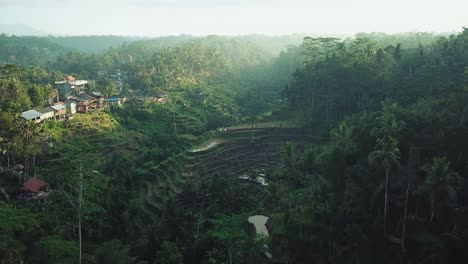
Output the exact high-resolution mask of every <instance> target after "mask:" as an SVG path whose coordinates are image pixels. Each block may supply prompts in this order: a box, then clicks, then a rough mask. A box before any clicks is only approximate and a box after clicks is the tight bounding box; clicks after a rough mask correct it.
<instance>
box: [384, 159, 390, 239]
mask: <svg viewBox="0 0 468 264" xmlns="http://www.w3.org/2000/svg"><path fill="white" fill-rule="evenodd" d="M388 172H389V168H388V166H385V205H384V237H385V239H387V238H388V225H387V224H388V223H387V217H388V215H387V214H388Z"/></svg>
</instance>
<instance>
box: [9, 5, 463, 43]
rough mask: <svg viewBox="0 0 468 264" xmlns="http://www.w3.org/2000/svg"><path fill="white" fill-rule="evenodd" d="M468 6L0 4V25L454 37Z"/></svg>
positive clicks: (156, 32) (117, 31)
mask: <svg viewBox="0 0 468 264" xmlns="http://www.w3.org/2000/svg"><path fill="white" fill-rule="evenodd" d="M466 10H468V0H444V1H441V0H438V1H436V0H424V1H423V0H386V1H382V0H287V1H284V0H283V1H281V0H0V24H26V25H29V26H32V27H34V28H36V29H38V30H40V31H43V32H45V33H49V34H58V35H96V34H103V35H109V34H114V35H139V36H141V35H147V36H162V35H178V34H193V35H206V34H219V35H237V34H249V33H263V34H270V35H276V34H288V33H293V32H303V33H316V34H338V33H339V34H354V33H356V32H371V31H379V32H389V33H392V32H407V31H431V32H449V31H460V30H461V29H462V27H463V26H465V27H466V26H468V15H466Z"/></svg>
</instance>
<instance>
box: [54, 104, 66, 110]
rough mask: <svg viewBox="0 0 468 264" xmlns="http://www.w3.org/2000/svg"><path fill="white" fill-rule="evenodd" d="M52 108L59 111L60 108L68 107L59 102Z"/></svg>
mask: <svg viewBox="0 0 468 264" xmlns="http://www.w3.org/2000/svg"><path fill="white" fill-rule="evenodd" d="M50 108H52V109H54V110H55V111H58V110H61V109H66V108H67V107H66V106H65V105H63V104H57V105H53V106H51V107H50Z"/></svg>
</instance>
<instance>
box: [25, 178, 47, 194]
mask: <svg viewBox="0 0 468 264" xmlns="http://www.w3.org/2000/svg"><path fill="white" fill-rule="evenodd" d="M44 186H45V183H44V182H43V181H41V180H40V179H39V178H37V177H32V178H31V179H29V180H28V181H27V182H25V183H23V190H26V191H30V192H37V191H39V190H40V189H41V188H42V187H44Z"/></svg>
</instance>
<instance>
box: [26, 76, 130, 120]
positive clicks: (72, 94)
mask: <svg viewBox="0 0 468 264" xmlns="http://www.w3.org/2000/svg"><path fill="white" fill-rule="evenodd" d="M87 84H88V82H87V81H86V80H76V79H75V78H74V77H73V76H67V77H65V78H64V80H62V81H57V82H55V88H56V89H57V92H58V94H59V95H60V99H62V101H59V100H57V102H56V103H52V104H50V106H47V107H43V108H40V109H32V110H28V111H25V112H23V113H21V116H22V117H23V118H24V119H26V120H30V121H33V122H36V123H41V122H44V121H47V120H56V121H62V120H65V119H66V118H70V117H72V116H73V115H74V114H76V113H87V112H90V111H97V110H102V109H104V108H105V107H106V106H107V105H122V104H123V103H124V102H125V100H126V98H125V97H109V98H105V97H104V96H103V95H102V94H101V93H98V92H88V91H87Z"/></svg>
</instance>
